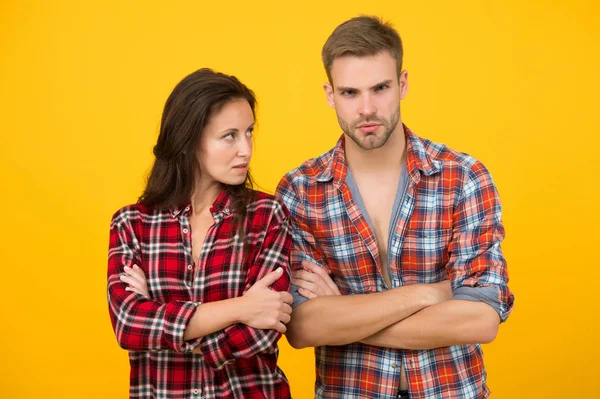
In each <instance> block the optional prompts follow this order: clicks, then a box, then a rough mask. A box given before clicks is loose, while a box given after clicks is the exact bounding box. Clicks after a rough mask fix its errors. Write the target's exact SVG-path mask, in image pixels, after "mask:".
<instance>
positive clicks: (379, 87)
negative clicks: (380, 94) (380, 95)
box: [375, 85, 389, 91]
mask: <svg viewBox="0 0 600 399" xmlns="http://www.w3.org/2000/svg"><path fill="white" fill-rule="evenodd" d="M388 87H389V86H388V85H379V86H377V87H376V88H375V91H381V90H385V89H387V88H388Z"/></svg>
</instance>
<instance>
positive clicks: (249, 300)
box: [240, 268, 292, 334]
mask: <svg viewBox="0 0 600 399" xmlns="http://www.w3.org/2000/svg"><path fill="white" fill-rule="evenodd" d="M282 275H283V269H281V268H277V270H275V271H273V272H271V273H269V274H267V275H266V276H265V277H263V278H262V279H260V280H258V281H257V282H256V283H254V285H253V286H252V287H250V289H249V290H248V291H246V293H245V294H244V295H243V296H242V297H241V298H240V299H241V301H240V302H241V303H242V304H243V305H242V307H243V309H242V316H241V319H240V322H241V323H244V324H246V325H247V326H250V327H254V328H261V329H271V330H277V331H279V332H280V333H282V334H283V333H284V332H285V331H286V330H287V328H286V327H285V324H287V323H288V322H289V321H290V318H291V317H290V315H291V314H292V307H291V306H290V305H291V303H292V296H291V295H290V293H289V292H277V291H274V290H272V289H271V288H270V286H271V284H273V283H274V282H275V281H277V280H278V279H279V278H280V277H281V276H282Z"/></svg>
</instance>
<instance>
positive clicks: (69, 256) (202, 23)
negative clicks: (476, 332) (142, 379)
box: [0, 0, 600, 398]
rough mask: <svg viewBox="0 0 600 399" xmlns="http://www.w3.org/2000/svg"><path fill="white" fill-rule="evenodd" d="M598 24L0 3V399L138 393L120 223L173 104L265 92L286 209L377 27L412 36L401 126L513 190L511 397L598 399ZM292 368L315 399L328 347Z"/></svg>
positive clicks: (420, 10) (517, 6)
mask: <svg viewBox="0 0 600 399" xmlns="http://www.w3.org/2000/svg"><path fill="white" fill-rule="evenodd" d="M550 4H552V5H550ZM598 9H599V6H598V3H597V2H595V1H592V0H590V1H583V0H570V1H567V0H562V1H554V2H546V1H530V2H524V1H516V0H515V1H475V0H473V1H459V2H446V1H439V2H425V1H364V0H362V1H348V0H345V1H329V2H328V1H319V2H314V3H307V2H298V3H289V4H288V2H247V1H240V2H238V3H236V2H226V1H175V2H173V1H171V2H168V1H143V2H142V1H140V2H129V1H116V0H110V1H41V0H30V1H27V0H25V1H16V0H3V1H2V2H1V3H0V115H1V116H2V118H1V123H0V131H1V141H0V173H1V182H2V195H1V201H2V202H1V206H2V211H3V215H2V229H1V235H2V236H1V239H0V245H1V247H0V249H1V256H2V257H1V261H0V263H1V265H0V267H1V269H0V270H1V271H2V272H1V280H0V281H1V283H2V284H1V291H0V294H1V295H2V298H3V300H2V303H1V304H0V323H1V328H0V396H1V397H3V398H29V397H51V398H83V397H86V398H113V397H126V396H127V392H128V370H129V365H128V362H127V354H126V352H125V351H123V350H121V349H120V348H119V347H118V345H117V343H116V340H115V338H114V336H113V332H112V330H111V327H110V322H109V317H108V312H107V305H106V295H105V285H106V283H105V274H106V255H107V245H108V224H109V220H110V217H111V215H112V214H113V212H115V211H116V210H117V209H118V208H119V207H121V206H123V205H125V204H128V203H131V202H134V201H135V200H136V198H137V196H138V195H139V194H140V191H141V189H142V186H143V183H144V178H145V176H146V174H147V172H148V170H149V167H150V164H151V160H152V156H151V155H152V154H151V149H152V146H153V144H154V142H155V139H156V135H157V131H158V126H159V121H160V114H161V110H162V107H163V104H164V102H165V100H166V98H167V96H168V95H169V93H170V91H171V90H172V88H173V87H174V85H175V84H176V83H177V82H178V81H179V80H180V79H181V78H183V77H184V76H185V75H186V74H188V73H190V72H192V71H194V70H196V69H198V68H200V67H204V66H209V67H212V68H215V69H217V70H219V71H223V72H227V73H233V74H235V75H237V76H238V77H239V78H240V79H241V80H242V81H243V82H244V83H246V84H247V85H248V86H249V87H251V88H252V89H253V90H255V91H256V93H257V95H258V99H259V128H258V132H257V136H256V145H255V155H254V159H253V163H252V168H253V172H254V176H255V178H256V180H257V181H258V183H259V184H260V186H261V187H262V188H263V189H264V190H265V191H269V192H273V190H274V189H275V186H276V184H277V182H278V181H279V179H280V177H281V176H282V175H283V174H284V173H285V172H287V171H288V170H289V169H291V168H293V167H295V166H297V165H298V164H300V163H301V162H302V161H304V160H305V159H307V158H309V157H313V156H316V155H318V154H320V153H322V152H324V151H325V150H327V149H328V148H330V147H331V146H333V145H334V143H335V141H336V139H337V137H338V135H339V133H340V132H339V128H338V126H337V121H336V118H335V114H334V112H333V110H331V109H330V108H328V106H327V105H326V102H325V97H324V94H323V93H322V89H321V84H322V82H323V81H324V80H325V73H324V71H323V68H322V66H321V62H320V50H321V46H322V45H323V43H324V41H325V40H326V38H327V36H328V35H329V34H330V32H331V31H332V30H333V29H334V28H335V26H337V25H338V24H339V23H340V22H342V21H344V20H346V19H348V18H350V17H353V16H356V15H357V14H360V13H367V14H377V15H381V16H384V17H385V18H387V19H389V20H391V21H393V22H394V23H395V25H396V27H397V28H398V30H399V31H400V33H401V35H402V37H403V40H404V43H405V66H406V68H407V69H408V70H409V71H410V73H409V82H410V90H409V95H408V97H407V99H406V100H405V101H404V102H403V103H402V111H403V114H402V115H403V119H404V121H405V122H406V123H407V124H408V126H410V127H411V128H412V129H413V130H414V131H415V132H417V133H418V134H420V135H422V136H424V137H428V138H431V139H433V140H436V141H439V142H444V143H447V144H448V145H450V146H451V147H453V148H456V149H459V150H461V151H464V152H468V153H470V154H471V155H473V156H475V157H476V158H478V159H480V160H482V161H483V162H484V163H485V164H486V165H487V166H488V168H489V169H490V170H491V172H492V175H493V176H494V178H495V181H496V183H497V185H498V188H499V190H500V194H501V198H502V200H503V204H504V221H505V225H506V229H507V232H508V237H507V240H506V241H505V245H504V250H505V253H506V256H507V258H508V260H509V265H510V267H509V271H510V275H511V283H510V285H511V288H512V289H513V291H514V292H515V294H516V307H515V311H514V313H513V315H512V317H511V318H510V319H509V321H508V322H507V323H506V324H504V325H502V326H501V330H500V334H499V336H498V338H497V339H496V341H495V342H494V343H493V344H491V345H487V346H486V347H485V349H484V350H485V355H486V364H487V369H488V372H489V385H490V387H491V389H492V391H493V392H494V397H497V398H551V397H561V398H563V397H564V398H591V397H598V395H599V394H598V392H599V390H598V388H597V383H598V378H599V377H600V371H599V368H600V367H599V366H598V359H599V358H600V351H599V349H598V348H599V345H598V337H599V336H600V334H599V331H598V321H599V320H598V319H599V314H600V311H599V310H598V306H597V304H596V298H597V297H598V294H599V290H598V288H597V287H598V282H597V280H598V268H599V260H598V258H599V257H598V250H599V248H600V241H599V240H598V227H599V226H600V218H599V214H600V212H599V206H600V204H599V201H598V195H599V194H600V191H599V189H598V185H599V183H600V181H599V178H598V176H599V173H600V169H599V166H598V160H597V153H598V148H599V140H598V126H599V125H600V118H599V114H600V111H599V109H598V108H599V107H598V93H599V92H600V85H599V79H598V73H599V70H600V62H599V46H598V43H599V42H600V31H599V28H598V17H599V12H598ZM280 359H281V367H282V368H283V370H284V371H285V372H286V374H287V375H288V377H289V379H290V382H291V384H292V389H293V392H294V394H295V397H297V398H310V397H312V384H313V380H314V365H313V355H312V351H311V350H302V351H296V350H293V349H291V348H290V347H289V346H288V344H287V343H286V342H285V340H282V342H281V358H280ZM557 390H560V391H561V393H558V392H557Z"/></svg>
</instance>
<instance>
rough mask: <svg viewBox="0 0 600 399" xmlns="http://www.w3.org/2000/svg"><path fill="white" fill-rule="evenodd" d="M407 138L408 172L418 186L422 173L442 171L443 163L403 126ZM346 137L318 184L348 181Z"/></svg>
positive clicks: (334, 150) (337, 145)
mask: <svg viewBox="0 0 600 399" xmlns="http://www.w3.org/2000/svg"><path fill="white" fill-rule="evenodd" d="M402 127H403V129H404V136H405V138H406V171H407V172H408V175H409V176H410V177H411V180H412V181H413V182H414V183H415V184H416V183H418V182H419V180H420V179H421V173H423V174H424V175H425V176H431V175H433V174H435V173H439V172H440V171H441V170H442V162H441V161H438V160H435V159H432V158H431V157H430V155H429V154H428V153H427V151H426V149H425V143H423V140H422V139H421V138H420V137H418V136H417V135H415V134H414V133H413V132H412V131H411V130H410V129H409V128H408V127H407V126H406V125H404V124H403V125H402ZM345 140H346V136H345V135H344V134H342V136H341V137H340V139H339V140H338V142H337V144H336V146H335V147H334V149H333V152H332V153H331V158H330V159H329V163H328V165H327V166H326V167H325V168H324V169H323V170H322V171H321V172H320V173H319V174H317V176H316V177H315V179H316V180H317V181H318V182H328V181H331V180H333V182H334V184H335V185H336V186H337V187H339V185H340V184H341V183H342V182H344V181H345V180H346V173H347V169H348V165H347V164H346V156H345V151H344V145H345Z"/></svg>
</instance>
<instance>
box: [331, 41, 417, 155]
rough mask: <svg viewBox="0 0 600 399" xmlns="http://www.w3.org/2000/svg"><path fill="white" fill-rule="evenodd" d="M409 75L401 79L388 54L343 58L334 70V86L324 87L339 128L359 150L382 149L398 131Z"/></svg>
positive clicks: (337, 59) (335, 62) (334, 63)
mask: <svg viewBox="0 0 600 399" xmlns="http://www.w3.org/2000/svg"><path fill="white" fill-rule="evenodd" d="M407 77H408V76H407V72H406V71H403V72H402V74H401V75H400V79H398V75H397V71H396V60H395V59H394V58H393V57H392V56H391V54H390V53H389V52H388V51H382V52H380V53H378V54H376V55H373V56H366V57H357V56H344V57H340V58H336V59H335V61H333V64H332V66H331V80H332V82H333V86H332V85H330V84H329V83H325V85H324V86H323V87H324V89H325V93H326V94H327V101H328V102H329V105H330V106H331V107H332V108H335V112H336V114H337V118H338V122H339V124H340V127H341V128H342V130H343V131H344V133H346V134H347V135H348V136H349V137H350V138H351V139H352V140H353V141H354V142H355V143H356V144H357V145H358V146H359V147H360V148H362V149H365V150H372V149H375V148H380V147H382V146H383V145H384V144H385V143H386V142H387V140H388V138H389V137H390V136H391V135H392V133H394V132H395V131H396V128H397V126H398V122H399V120H400V100H402V99H403V98H404V97H405V96H406V92H407V90H408V82H407Z"/></svg>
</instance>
